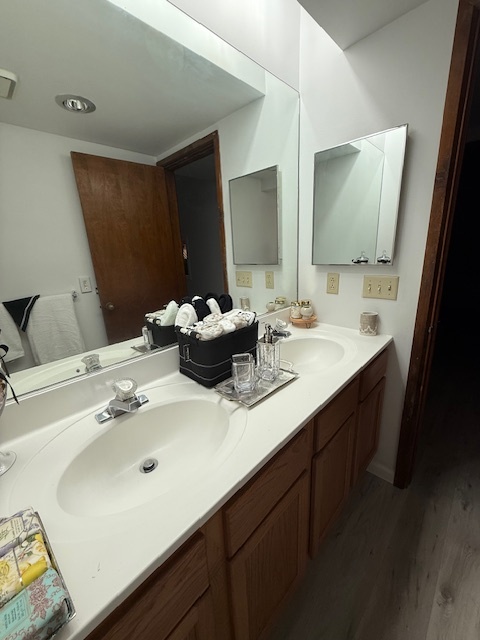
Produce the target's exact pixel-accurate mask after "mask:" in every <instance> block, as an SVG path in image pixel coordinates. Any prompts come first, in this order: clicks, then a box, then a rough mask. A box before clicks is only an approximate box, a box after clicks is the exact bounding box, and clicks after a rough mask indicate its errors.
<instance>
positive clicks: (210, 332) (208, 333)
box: [195, 324, 223, 340]
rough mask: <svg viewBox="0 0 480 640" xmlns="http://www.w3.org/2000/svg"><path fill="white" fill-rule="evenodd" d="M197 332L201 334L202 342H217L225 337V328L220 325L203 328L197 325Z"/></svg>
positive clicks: (203, 326) (204, 326)
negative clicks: (216, 339)
mask: <svg viewBox="0 0 480 640" xmlns="http://www.w3.org/2000/svg"><path fill="white" fill-rule="evenodd" d="M195 330H196V332H197V333H198V334H199V336H200V340H215V338H219V337H220V336H221V335H223V328H222V327H221V326H220V324H211V325H202V326H201V327H199V326H198V325H197V326H196V327H195Z"/></svg>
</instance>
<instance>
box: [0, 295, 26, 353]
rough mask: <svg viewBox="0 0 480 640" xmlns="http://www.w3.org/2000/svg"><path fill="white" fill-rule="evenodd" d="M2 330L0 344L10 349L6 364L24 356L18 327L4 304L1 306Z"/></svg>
mask: <svg viewBox="0 0 480 640" xmlns="http://www.w3.org/2000/svg"><path fill="white" fill-rule="evenodd" d="M0 329H1V333H0V343H1V344H6V345H7V347H8V353H7V355H6V356H5V357H4V360H5V362H11V361H12V360H16V359H17V358H21V357H22V356H24V355H25V353H24V351H23V347H22V340H21V338H20V334H19V333H18V329H17V326H16V324H15V322H14V321H13V319H12V316H11V315H10V314H9V313H8V311H7V310H6V309H5V307H4V305H3V304H0Z"/></svg>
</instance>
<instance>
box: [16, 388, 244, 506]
mask: <svg viewBox="0 0 480 640" xmlns="http://www.w3.org/2000/svg"><path fill="white" fill-rule="evenodd" d="M142 393H145V395H146V396H147V397H148V398H149V402H148V403H147V404H145V405H143V406H142V407H141V408H140V409H138V411H137V412H135V413H132V414H125V415H122V416H119V417H117V418H114V419H112V420H110V421H108V422H106V423H104V424H102V425H99V424H98V423H97V422H96V420H95V413H96V412H95V413H92V414H89V415H88V416H86V417H84V418H82V419H80V420H78V421H77V422H75V423H74V424H72V425H71V426H69V427H68V428H67V429H65V430H64V431H62V432H61V433H60V434H59V435H58V436H57V437H56V438H54V439H53V440H51V441H50V442H49V443H48V444H47V445H46V446H45V447H44V448H43V449H42V450H41V451H40V452H39V453H37V455H35V456H34V457H33V458H32V460H31V461H30V463H29V464H28V467H27V469H26V470H25V472H24V473H22V474H21V476H20V477H19V479H18V480H17V482H16V484H15V486H14V489H13V492H12V496H13V497H15V499H16V500H17V499H18V498H19V497H20V496H22V495H23V496H24V501H25V504H35V505H36V507H37V508H38V509H39V510H42V512H44V513H45V512H46V511H50V512H52V506H55V508H56V509H58V508H59V509H60V510H61V511H62V512H64V513H68V514H71V515H73V516H76V517H80V518H82V517H88V518H91V517H103V516H109V515H112V514H119V513H122V512H126V511H128V510H130V509H134V508H136V507H138V506H140V505H145V504H146V503H149V502H151V501H153V500H155V499H157V498H159V497H160V496H162V495H164V494H167V493H170V494H172V495H175V493H176V492H179V491H182V490H185V489H187V490H189V491H195V490H196V489H197V488H198V486H199V485H200V484H201V480H202V478H204V477H205V476H207V475H208V474H209V473H210V472H211V470H212V468H215V467H217V466H218V465H220V464H222V463H223V462H224V461H225V460H226V459H227V457H228V456H229V455H230V454H231V453H232V452H233V450H234V448H235V446H236V445H237V444H238V442H239V441H240V439H241V437H242V435H243V432H244V429H245V424H246V410H245V409H244V408H242V407H239V406H238V405H236V404H235V405H234V404H233V403H232V404H230V403H228V402H226V401H224V400H222V399H221V398H220V396H218V395H217V394H214V393H212V392H205V391H204V390H202V389H201V390H200V391H199V390H198V386H197V385H195V384H193V383H192V384H189V383H187V384H178V385H172V386H170V387H168V386H167V387H155V388H152V389H142ZM103 408H104V407H99V409H103ZM152 458H153V459H155V460H156V461H157V462H158V466H156V468H155V469H154V470H153V471H151V472H149V473H144V472H142V471H141V470H140V467H141V466H142V464H143V463H144V462H145V460H146V459H152ZM46 469H48V470H49V472H48V478H49V480H48V481H47V483H46V484H44V483H43V478H45V476H46V473H45V470H46ZM23 478H30V480H29V481H28V482H27V481H24V480H23ZM31 478H42V483H37V484H38V486H35V485H34V484H33V485H32V482H31ZM53 503H54V504H53ZM54 510H55V509H54ZM52 513H53V512H52Z"/></svg>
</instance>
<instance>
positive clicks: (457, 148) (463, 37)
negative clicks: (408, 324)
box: [394, 0, 479, 488]
mask: <svg viewBox="0 0 480 640" xmlns="http://www.w3.org/2000/svg"><path fill="white" fill-rule="evenodd" d="M476 4H477V3H472V2H471V1H470V0H460V2H459V8H458V15H457V24H456V29H455V37H454V43H453V49H452V59H451V64H450V74H449V79H448V86H447V93H446V99H445V109H444V115H443V125H442V134H441V138H440V147H439V153H438V160H437V171H436V176H435V184H434V190H433V199H432V209H431V213H430V224H429V229H428V236H427V244H426V249H425V260H424V265H423V273H422V282H421V287H420V295H419V301H418V307H417V316H416V321H415V330H414V336H413V344H412V352H411V358H410V368H409V373H408V380H407V389H406V393H405V403H404V408H403V416H402V425H401V430H400V440H399V446H398V453H397V464H396V470H395V480H394V483H395V485H396V486H397V487H400V488H404V487H406V486H408V484H409V483H410V481H411V478H412V474H413V468H414V462H415V454H416V448H417V442H418V435H419V432H420V426H421V421H422V418H423V412H424V407H425V400H426V393H427V389H428V382H429V374H430V369H431V363H432V357H433V347H434V344H435V336H436V328H437V322H438V314H439V310H440V301H441V295H442V288H443V281H444V276H445V268H446V261H447V254H448V247H449V241H450V234H451V227H452V219H453V214H454V208H455V199H456V194H457V188H458V182H459V177H460V170H461V164H462V158H463V151H464V147H465V136H466V125H467V117H468V113H469V106H470V101H471V93H472V92H471V88H472V77H473V72H474V66H475V52H476V50H477V47H478V31H479V11H478V8H477V6H476Z"/></svg>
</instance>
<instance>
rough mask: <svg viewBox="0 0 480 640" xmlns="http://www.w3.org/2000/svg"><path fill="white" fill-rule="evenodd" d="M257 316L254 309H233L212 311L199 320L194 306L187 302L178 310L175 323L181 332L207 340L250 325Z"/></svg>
mask: <svg viewBox="0 0 480 640" xmlns="http://www.w3.org/2000/svg"><path fill="white" fill-rule="evenodd" d="M255 318H256V314H255V312H254V311H242V310H241V309H232V310H231V311H228V312H227V313H210V314H209V315H207V316H205V317H204V318H203V320H198V319H197V315H196V312H195V309H194V308H193V306H192V305H189V304H188V303H186V304H183V305H182V306H181V307H180V309H179V310H178V313H177V318H176V320H175V325H176V326H177V327H178V329H179V331H180V332H181V333H184V334H186V335H190V336H194V337H195V338H197V339H198V340H202V341H205V340H215V338H219V337H220V336H222V335H225V334H227V333H232V332H233V331H236V330H237V329H243V328H244V327H247V326H250V325H251V324H252V323H253V322H255Z"/></svg>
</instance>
